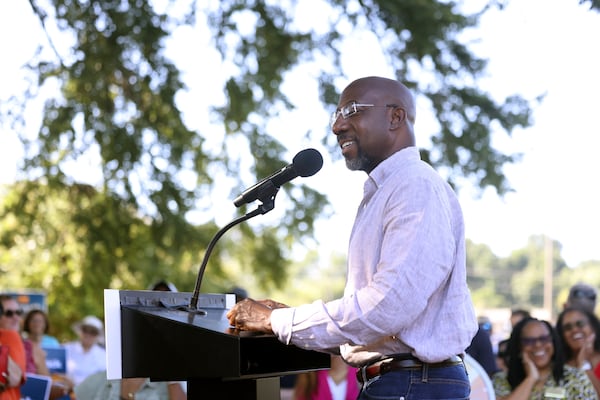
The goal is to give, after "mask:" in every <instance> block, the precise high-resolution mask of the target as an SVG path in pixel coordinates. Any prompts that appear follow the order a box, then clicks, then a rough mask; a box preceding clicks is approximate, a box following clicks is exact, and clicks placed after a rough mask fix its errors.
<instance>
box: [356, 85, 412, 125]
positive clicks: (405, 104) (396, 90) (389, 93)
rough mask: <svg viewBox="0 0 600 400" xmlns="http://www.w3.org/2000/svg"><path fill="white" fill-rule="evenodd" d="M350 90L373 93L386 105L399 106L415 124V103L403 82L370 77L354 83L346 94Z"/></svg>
mask: <svg viewBox="0 0 600 400" xmlns="http://www.w3.org/2000/svg"><path fill="white" fill-rule="evenodd" d="M349 90H359V91H360V92H362V93H364V94H371V93H373V94H376V95H377V97H379V98H381V99H383V101H385V103H386V104H397V105H399V106H400V107H402V108H403V109H404V110H405V111H406V119H407V120H408V121H409V122H410V123H411V125H414V124H415V119H416V114H417V111H416V108H415V101H414V98H413V96H412V94H411V92H410V90H408V88H407V87H406V86H404V84H402V83H401V82H398V81H396V80H394V79H388V78H382V77H379V76H368V77H365V78H360V79H357V80H355V81H353V82H352V83H350V84H349V85H348V86H347V87H346V89H344V92H345V91H349Z"/></svg>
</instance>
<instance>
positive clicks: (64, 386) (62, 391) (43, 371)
mask: <svg viewBox="0 0 600 400" xmlns="http://www.w3.org/2000/svg"><path fill="white" fill-rule="evenodd" d="M0 303H1V304H2V306H3V307H5V308H7V309H12V310H18V311H20V312H14V313H13V315H12V318H10V319H4V318H3V317H0V328H4V329H8V330H12V331H15V332H18V334H19V335H20V329H21V315H22V314H23V313H22V310H21V308H20V306H19V303H18V302H17V300H15V299H14V298H12V297H10V296H6V295H3V296H0ZM21 340H22V342H23V348H24V349H25V372H26V373H33V374H38V375H44V376H52V375H50V371H49V370H48V366H47V365H46V353H45V352H44V350H43V349H42V348H41V346H40V345H39V344H38V343H37V342H36V341H34V340H31V339H29V338H23V337H21ZM72 387H73V383H72V382H71V381H70V380H69V379H68V378H66V377H64V376H52V387H51V392H50V399H58V398H61V397H62V396H64V395H66V394H68V393H69V392H70V390H71V389H72Z"/></svg>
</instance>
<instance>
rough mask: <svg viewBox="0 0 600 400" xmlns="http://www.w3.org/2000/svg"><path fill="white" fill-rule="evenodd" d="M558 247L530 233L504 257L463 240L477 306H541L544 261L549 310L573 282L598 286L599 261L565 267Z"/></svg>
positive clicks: (560, 302)
mask: <svg viewBox="0 0 600 400" xmlns="http://www.w3.org/2000/svg"><path fill="white" fill-rule="evenodd" d="M560 250H561V246H560V244H559V243H558V242H556V241H553V240H551V239H550V238H548V237H547V236H543V235H533V236H531V237H530V238H529V241H528V243H527V244H526V245H525V246H524V247H523V248H521V249H516V250H515V251H513V252H512V253H511V254H510V255H509V256H507V257H502V258H500V257H498V256H496V255H494V254H493V253H492V252H491V250H490V249H489V247H488V246H486V245H482V244H475V243H473V242H471V241H467V272H468V278H467V280H468V284H469V287H470V289H471V294H472V297H473V301H474V303H475V305H476V307H477V308H479V309H486V308H496V307H508V308H515V307H519V308H526V309H534V308H543V307H544V285H545V284H546V282H547V280H546V279H547V278H548V271H549V270H548V269H547V268H548V265H549V264H548V262H549V261H551V263H552V293H553V298H552V307H553V310H552V312H553V313H554V315H557V313H558V312H559V311H560V310H561V309H562V306H563V304H564V302H565V300H566V298H567V294H568V291H569V288H570V287H571V286H572V285H574V284H575V283H577V282H587V283H589V284H591V285H593V286H596V287H600V270H599V269H598V264H599V261H589V262H586V263H582V264H581V265H579V266H572V267H570V266H567V265H566V263H565V261H564V260H563V258H562V257H561V255H560Z"/></svg>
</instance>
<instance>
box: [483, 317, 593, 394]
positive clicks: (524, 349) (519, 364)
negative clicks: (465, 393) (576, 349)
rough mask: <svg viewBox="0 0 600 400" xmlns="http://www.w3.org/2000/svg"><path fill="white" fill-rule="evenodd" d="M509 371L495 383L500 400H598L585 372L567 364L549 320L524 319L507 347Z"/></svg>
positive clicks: (495, 379) (495, 378)
mask: <svg viewBox="0 0 600 400" xmlns="http://www.w3.org/2000/svg"><path fill="white" fill-rule="evenodd" d="M508 351H509V357H508V369H507V371H506V372H505V371H501V372H498V373H497V374H495V375H494V377H493V379H492V381H493V385H494V392H495V394H496V398H497V399H498V400H509V399H510V400H513V399H531V400H538V399H543V398H556V399H595V398H596V393H595V391H594V387H593V386H592V383H591V382H590V381H589V379H588V378H587V376H586V374H585V372H583V371H581V370H579V369H577V368H575V367H572V366H570V365H567V364H565V362H564V355H563V353H562V348H561V342H560V339H559V337H558V334H557V333H556V331H555V329H554V328H553V327H552V325H550V323H548V322H547V321H542V320H538V319H535V318H531V317H529V318H525V319H523V320H521V321H520V322H519V323H517V325H515V327H514V329H513V331H512V334H511V335H510V339H509V344H508Z"/></svg>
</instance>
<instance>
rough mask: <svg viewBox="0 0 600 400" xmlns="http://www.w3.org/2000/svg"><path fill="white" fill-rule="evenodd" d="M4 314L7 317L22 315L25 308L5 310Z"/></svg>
mask: <svg viewBox="0 0 600 400" xmlns="http://www.w3.org/2000/svg"><path fill="white" fill-rule="evenodd" d="M2 315H5V316H6V317H7V318H12V317H13V316H15V315H18V316H19V317H20V316H21V315H23V310H4V313H3V314H2Z"/></svg>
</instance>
